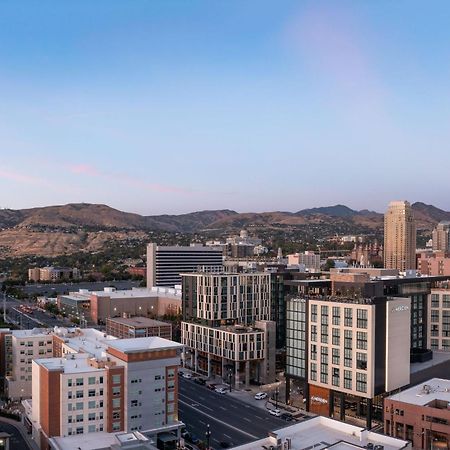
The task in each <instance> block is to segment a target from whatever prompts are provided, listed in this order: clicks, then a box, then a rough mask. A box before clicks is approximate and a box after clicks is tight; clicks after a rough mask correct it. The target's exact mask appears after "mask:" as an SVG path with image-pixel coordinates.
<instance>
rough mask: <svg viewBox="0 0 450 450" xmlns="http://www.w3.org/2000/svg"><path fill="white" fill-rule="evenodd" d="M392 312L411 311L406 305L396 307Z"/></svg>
mask: <svg viewBox="0 0 450 450" xmlns="http://www.w3.org/2000/svg"><path fill="white" fill-rule="evenodd" d="M391 311H392V312H401V311H409V306H406V305H400V306H395V307H394V308H392V309H391Z"/></svg>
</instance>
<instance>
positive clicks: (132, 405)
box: [114, 399, 138, 407]
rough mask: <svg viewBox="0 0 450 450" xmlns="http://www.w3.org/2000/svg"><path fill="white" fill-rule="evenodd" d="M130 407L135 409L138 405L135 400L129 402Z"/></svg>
mask: <svg viewBox="0 0 450 450" xmlns="http://www.w3.org/2000/svg"><path fill="white" fill-rule="evenodd" d="M114 400H116V399H114ZM130 404H131V407H135V406H137V405H138V401H137V400H131V403H130ZM119 406H120V405H119Z"/></svg>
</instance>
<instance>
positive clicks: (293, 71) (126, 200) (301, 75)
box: [0, 0, 450, 215]
mask: <svg viewBox="0 0 450 450" xmlns="http://www.w3.org/2000/svg"><path fill="white" fill-rule="evenodd" d="M448 23H450V3H449V2H448V0H442V1H439V0H433V1H432V2H424V1H423V0H420V1H418V0H396V1H392V0H377V1H361V0H353V1H350V0H334V1H333V0H324V1H322V0H311V1H308V0H295V1H289V0H284V1H276V0H272V1H266V0H204V1H197V0H189V1H186V0H180V1H177V0H132V1H130V0H120V1H118V0H96V1H92V0H76V1H74V0H73V1H64V2H62V1H61V0H52V1H49V0H23V1H20V2H17V1H13V0H4V1H2V2H0V208H13V209H19V208H28V207H35V206H45V205H54V204H66V203H73V202H76V203H79V202H88V203H102V204H108V205H110V206H112V207H115V208H118V209H121V210H124V211H130V212H137V213H140V214H146V215H151V214H162V213H168V214H178V213H185V212H190V211H198V210H204V209H225V208H229V209H233V210H236V211H274V210H285V211H298V210H300V209H303V208H309V207H315V206H327V205H334V204H337V203H340V204H345V205H348V206H350V207H352V208H355V209H366V208H367V209H371V210H376V211H384V210H385V208H386V206H387V203H388V202H389V201H390V200H397V199H399V200H400V199H406V200H410V201H411V202H414V201H423V202H425V203H430V204H434V205H436V206H438V207H440V208H443V209H446V210H450V196H449V195H448V192H449V191H450V176H449V175H450V169H449V168H450V148H449V143H450V27H448Z"/></svg>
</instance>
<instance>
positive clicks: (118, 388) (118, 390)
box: [112, 386, 120, 397]
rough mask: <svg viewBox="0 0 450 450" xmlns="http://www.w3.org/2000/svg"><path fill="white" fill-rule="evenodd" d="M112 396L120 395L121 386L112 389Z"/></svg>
mask: <svg viewBox="0 0 450 450" xmlns="http://www.w3.org/2000/svg"><path fill="white" fill-rule="evenodd" d="M112 395H114V396H115V397H117V396H118V395H120V386H115V387H113V388H112Z"/></svg>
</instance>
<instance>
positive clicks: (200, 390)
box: [178, 377, 289, 449]
mask: <svg viewBox="0 0 450 450" xmlns="http://www.w3.org/2000/svg"><path fill="white" fill-rule="evenodd" d="M178 407H179V416H180V420H181V421H182V422H184V423H185V424H186V428H187V430H188V431H189V432H190V433H193V434H195V435H196V436H197V437H198V438H199V439H201V440H203V441H205V432H206V427H207V425H208V424H209V426H210V429H211V446H212V447H214V448H215V449H219V448H220V442H223V441H225V442H228V443H230V444H231V445H232V446H235V445H241V444H245V443H247V442H251V441H254V440H256V439H261V438H265V437H267V434H268V432H269V431H272V430H276V429H279V428H283V427H285V426H288V425H289V423H288V422H285V421H284V420H281V419H278V418H277V417H274V416H271V415H270V414H269V413H268V411H266V410H264V409H262V408H257V407H255V406H252V405H250V404H247V403H245V402H243V401H240V400H237V399H235V398H233V397H231V396H229V395H227V394H225V395H223V394H218V393H216V392H214V391H210V390H209V389H207V388H206V387H205V386H201V385H198V384H195V383H194V382H193V381H192V380H186V379H184V378H182V377H180V387H179V406H178Z"/></svg>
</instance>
